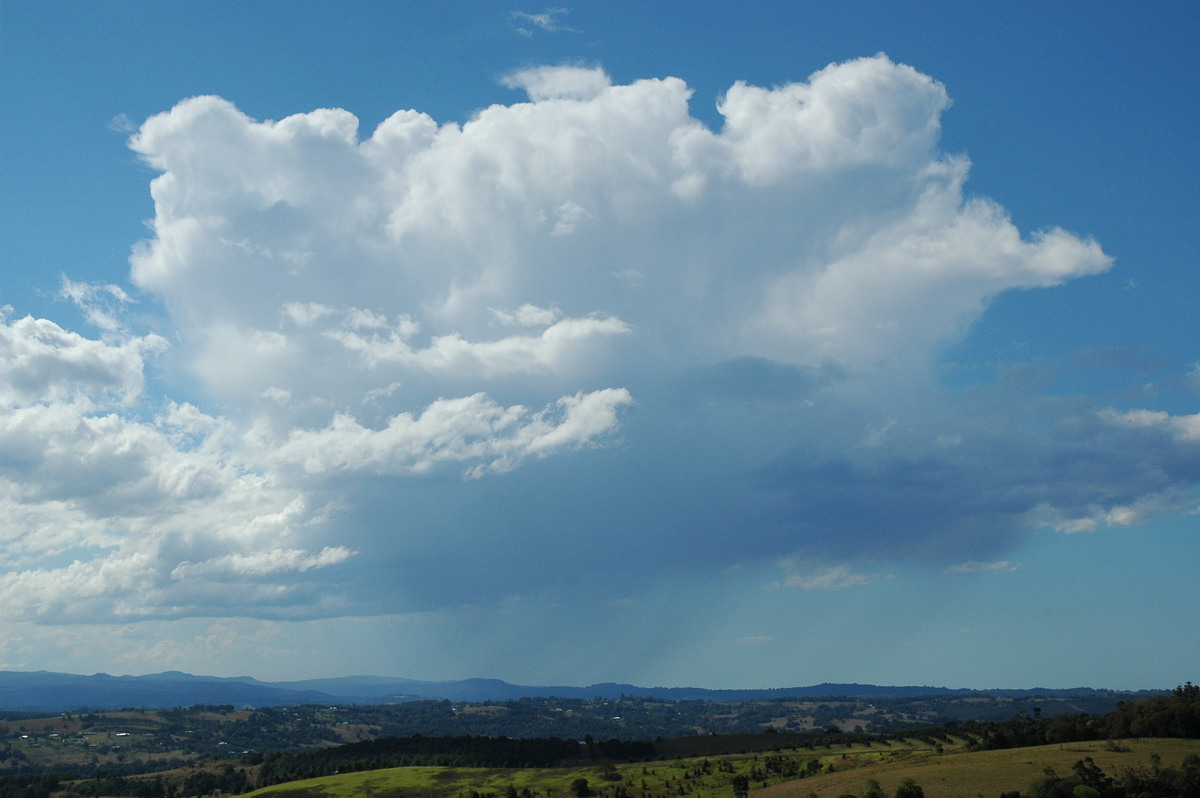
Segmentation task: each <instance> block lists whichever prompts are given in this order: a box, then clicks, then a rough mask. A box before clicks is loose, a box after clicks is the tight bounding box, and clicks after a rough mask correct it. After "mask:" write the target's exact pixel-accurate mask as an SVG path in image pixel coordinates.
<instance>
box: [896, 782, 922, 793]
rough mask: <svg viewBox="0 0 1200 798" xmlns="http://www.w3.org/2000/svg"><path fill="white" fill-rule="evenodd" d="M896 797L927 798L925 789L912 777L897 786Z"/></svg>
mask: <svg viewBox="0 0 1200 798" xmlns="http://www.w3.org/2000/svg"><path fill="white" fill-rule="evenodd" d="M896 798H925V791H924V790H922V789H921V788H920V787H918V786H917V783H916V782H915V781H913V780H912V779H905V780H904V781H902V782H900V786H899V787H897V788H896Z"/></svg>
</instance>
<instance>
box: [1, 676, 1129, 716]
mask: <svg viewBox="0 0 1200 798" xmlns="http://www.w3.org/2000/svg"><path fill="white" fill-rule="evenodd" d="M1150 694H1152V693H1150V692H1143V693H1130V692H1117V691H1109V690H1094V689H1091V688H1083V687H1080V688H1073V689H1066V690H1048V689H1044V688H1033V689H1029V690H963V689H949V688H945V687H930V686H911V685H910V686H893V687H887V686H880V685H872V684H839V683H823V684H816V685H810V686H807V687H782V688H771V689H760V690H753V689H751V690H712V689H705V688H699V687H639V686H637V685H632V684H616V683H603V684H593V685H588V686H586V687H578V686H574V687H572V686H566V685H558V686H528V685H516V684H509V683H508V682H504V681H501V680H499V679H463V680H458V681H442V682H429V681H419V680H415V679H402V678H392V677H383V676H348V677H342V678H330V679H308V680H303V681H291V682H264V681H259V680H258V679H255V678H253V677H250V676H234V677H215V676H196V675H193V674H189V673H182V672H179V671H168V672H165V673H156V674H149V675H145V676H112V675H109V674H107V673H97V674H92V675H90V676H83V675H78V674H69V673H55V672H52V671H0V710H20V711H43V712H66V711H74V710H78V709H84V708H86V709H120V708H123V707H145V708H149V709H159V708H170V707H186V706H193V705H196V704H230V705H233V706H237V707H266V706H297V705H301V704H327V705H348V704H384V703H397V702H402V701H414V700H421V699H435V700H448V701H474V702H481V701H515V700H518V699H522V698H549V697H555V698H567V699H581V700H591V699H596V698H601V699H616V698H621V697H628V698H656V699H662V700H668V701H717V702H728V701H770V700H780V699H784V698H797V699H804V698H820V697H844V698H858V699H894V698H913V697H917V696H943V697H953V696H958V697H961V696H968V695H980V696H987V697H993V698H1020V697H1028V696H1045V697H1048V698H1067V697H1069V698H1084V699H1086V698H1092V699H1096V698H1099V699H1101V700H1102V701H1103V702H1105V703H1109V704H1111V705H1115V703H1116V701H1118V700H1122V699H1126V698H1133V697H1137V696H1140V695H1150Z"/></svg>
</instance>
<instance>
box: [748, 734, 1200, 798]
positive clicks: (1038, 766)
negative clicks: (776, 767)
mask: <svg viewBox="0 0 1200 798" xmlns="http://www.w3.org/2000/svg"><path fill="white" fill-rule="evenodd" d="M1121 745H1122V747H1124V748H1128V749H1129V750H1128V751H1110V750H1108V745H1107V744H1106V743H1104V742H1081V743H1064V744H1063V745H1044V746H1037V747H1033V748H1010V749H1006V750H1001V751H975V752H967V751H961V750H959V751H947V752H946V753H944V754H941V755H938V754H937V753H936V752H934V751H932V750H925V751H910V752H908V753H907V754H900V752H896V753H897V754H900V755H897V756H892V757H885V758H882V759H876V760H874V761H870V760H866V759H861V758H852V759H848V760H844V761H841V762H835V767H837V768H838V771H837V772H835V773H830V774H826V775H822V776H818V777H815V778H812V779H801V780H798V781H793V782H789V783H787V784H780V785H776V786H773V787H769V788H767V789H766V790H763V791H761V792H759V793H757V794H755V795H754V796H753V797H752V798H807V796H810V795H816V796H818V798H834V797H835V796H838V795H843V794H847V793H849V794H861V793H863V792H864V791H865V789H866V784H867V780H868V779H875V780H877V781H878V782H879V783H880V785H881V786H882V787H883V791H884V793H886V794H887V795H891V794H893V792H895V789H896V786H897V785H898V784H899V783H900V782H901V781H902V780H903V779H905V778H911V779H913V780H914V781H915V782H916V783H917V784H919V785H920V786H921V788H922V789H923V790H924V791H925V795H926V798H964V797H965V798H975V796H984V798H996V797H997V796H999V795H1000V794H1001V793H1002V792H1005V791H1010V790H1020V791H1022V792H1024V791H1026V790H1027V789H1028V787H1029V783H1030V782H1031V781H1033V780H1034V779H1035V778H1037V777H1039V776H1041V775H1042V774H1043V771H1044V769H1045V768H1046V767H1052V768H1054V770H1055V771H1056V772H1057V773H1058V774H1059V775H1060V776H1068V775H1070V774H1071V768H1072V766H1073V765H1074V764H1075V763H1076V762H1078V761H1079V760H1081V759H1083V758H1084V757H1091V758H1092V759H1093V760H1094V761H1095V763H1096V764H1097V765H1099V766H1100V768H1101V769H1103V770H1104V771H1105V772H1106V773H1108V774H1109V775H1113V776H1115V775H1119V774H1121V773H1123V772H1125V770H1126V769H1128V768H1132V767H1141V766H1149V763H1150V755H1151V754H1154V753H1157V754H1158V755H1159V756H1160V757H1162V764H1163V766H1164V767H1166V766H1172V767H1174V766H1178V765H1179V763H1180V762H1182V760H1183V758H1184V757H1185V756H1187V755H1188V754H1193V753H1196V754H1200V740H1176V739H1170V740H1160V739H1147V740H1136V741H1130V740H1126V741H1122V744H1121Z"/></svg>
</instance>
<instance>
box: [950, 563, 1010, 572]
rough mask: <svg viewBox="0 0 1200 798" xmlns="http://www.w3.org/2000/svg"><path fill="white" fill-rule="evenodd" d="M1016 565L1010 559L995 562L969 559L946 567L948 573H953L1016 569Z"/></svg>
mask: <svg viewBox="0 0 1200 798" xmlns="http://www.w3.org/2000/svg"><path fill="white" fill-rule="evenodd" d="M1015 570H1016V566H1013V565H1010V564H1009V562H1008V560H996V561H995V562H980V561H978V560H967V561H966V562H960V563H958V564H957V565H952V566H950V567H949V568H947V569H946V572H947V573H951V574H977V573H984V572H987V571H1015Z"/></svg>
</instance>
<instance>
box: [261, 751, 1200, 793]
mask: <svg viewBox="0 0 1200 798" xmlns="http://www.w3.org/2000/svg"><path fill="white" fill-rule="evenodd" d="M1124 745H1125V746H1126V747H1128V748H1129V750H1128V751H1125V752H1120V751H1110V750H1107V747H1106V744H1105V743H1102V742H1095V743H1071V744H1065V745H1062V746H1059V745H1051V746H1041V747H1037V748H1016V749H1009V750H1004V751H980V752H967V751H964V750H962V749H961V748H956V747H954V746H953V745H947V746H945V748H944V752H943V753H938V752H937V750H936V749H934V748H933V747H931V746H929V745H926V744H923V743H920V742H919V741H916V740H906V741H903V742H892V744H891V745H890V746H883V745H880V744H878V743H876V744H874V745H872V746H865V745H854V746H850V747H846V746H840V747H839V746H833V747H832V748H830V749H825V748H824V747H818V748H817V749H816V750H809V749H807V748H799V749H783V750H780V751H760V752H758V753H757V754H754V753H745V754H742V753H729V754H717V755H711V756H699V757H680V758H668V759H660V760H657V761H653V762H646V763H635V764H624V765H617V766H615V773H616V774H617V775H618V776H619V777H620V778H619V780H611V779H606V778H604V768H603V767H602V766H600V765H592V766H588V767H571V768H544V769H539V768H528V769H524V768H513V769H506V768H438V767H407V768H389V769H385V770H375V771H366V772H360V773H347V774H342V775H338V776H328V777H324V778H318V779H309V780H306V781H296V782H289V783H286V784H279V785H275V786H273V787H267V788H265V789H262V790H259V791H257V792H255V793H251V794H250V795H251V796H254V798H351V797H352V796H353V798H472V794H473V793H475V794H479V795H481V796H486V795H487V794H489V793H491V794H494V795H495V796H497V798H503V796H504V795H505V793H506V792H507V790H508V788H509V787H510V786H511V787H512V788H513V789H514V790H516V791H517V792H518V793H522V791H523V790H528V791H529V792H530V793H532V794H533V795H534V796H535V797H536V798H568V796H570V793H571V790H570V788H571V783H572V782H573V781H574V780H576V779H579V778H584V779H587V780H588V784H589V786H590V787H591V788H592V790H593V791H595V792H596V793H597V795H598V796H606V798H616V796H617V793H618V791H619V790H622V789H623V790H624V792H625V793H626V794H627V795H628V796H629V798H684V797H685V796H686V798H733V788H732V779H733V777H734V776H735V775H745V776H748V777H750V776H751V775H752V774H757V776H756V777H754V778H752V780H751V782H750V787H751V790H750V792H751V798H807V796H809V795H816V796H819V798H834V796H838V795H842V794H844V793H852V794H860V793H862V792H863V791H864V790H865V788H866V784H867V780H868V779H876V780H878V781H879V782H880V784H881V785H882V786H883V788H884V791H885V792H886V793H887V794H888V795H891V794H892V793H893V792H894V791H895V788H896V786H897V785H898V784H899V783H900V781H901V780H902V779H905V778H912V779H914V780H915V781H916V782H917V783H918V784H919V785H921V787H922V788H923V789H924V790H925V795H926V796H927V798H963V797H964V796H966V797H967V798H974V797H975V796H979V795H982V796H984V798H995V796H999V795H1000V793H1001V792H1004V791H1006V790H1025V789H1026V788H1027V787H1028V785H1029V782H1030V781H1031V780H1032V779H1034V778H1036V777H1038V776H1040V775H1042V773H1043V770H1044V768H1046V767H1047V766H1049V767H1053V768H1054V769H1055V770H1056V771H1057V772H1058V773H1059V774H1063V775H1066V774H1069V773H1070V772H1071V766H1072V765H1074V764H1075V762H1077V761H1079V760H1080V759H1083V758H1084V757H1088V756H1090V757H1091V758H1092V759H1093V760H1095V762H1096V763H1097V764H1098V765H1099V766H1100V767H1101V768H1103V769H1104V770H1105V771H1106V772H1108V773H1110V774H1119V773H1121V772H1123V771H1124V770H1125V769H1126V768H1129V767H1136V766H1142V765H1148V763H1149V761H1150V755H1151V754H1152V753H1157V754H1158V755H1159V756H1161V758H1162V762H1163V765H1164V766H1173V765H1177V764H1179V762H1180V761H1182V759H1183V758H1184V756H1186V755H1187V754H1189V753H1200V741H1197V740H1139V741H1135V742H1126V743H1124ZM768 756H773V757H783V758H784V759H785V760H791V761H792V762H794V763H795V764H796V765H797V767H799V768H800V769H803V768H804V766H805V765H806V764H807V762H808V761H809V760H813V759H816V760H818V761H819V763H820V767H821V770H822V773H821V774H820V775H815V776H809V777H803V778H796V777H785V776H782V775H779V774H771V773H767V772H766V771H765V767H766V758H767V757H768ZM706 761H707V763H708V766H707V769H706V768H705V764H704V763H705V762H706ZM831 768H832V772H829V771H830V769H831ZM611 773H612V771H611V770H610V775H611ZM764 784H765V785H766V786H764Z"/></svg>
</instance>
